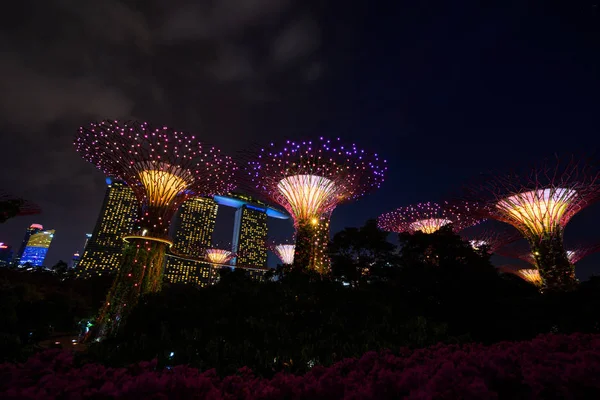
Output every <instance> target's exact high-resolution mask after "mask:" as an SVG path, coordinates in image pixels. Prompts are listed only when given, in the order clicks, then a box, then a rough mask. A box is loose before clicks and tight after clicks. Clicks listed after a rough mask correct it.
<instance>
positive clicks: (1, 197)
mask: <svg viewBox="0 0 600 400" xmlns="http://www.w3.org/2000/svg"><path fill="white" fill-rule="evenodd" d="M40 212H41V210H40V207H39V206H38V205H37V204H34V203H31V202H29V201H27V200H23V199H21V198H18V197H14V196H11V195H9V194H7V193H2V192H0V224H1V223H4V222H6V221H7V220H9V219H10V218H13V217H16V216H21V215H35V214H39V213H40Z"/></svg>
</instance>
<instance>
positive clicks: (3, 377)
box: [0, 334, 600, 400]
mask: <svg viewBox="0 0 600 400" xmlns="http://www.w3.org/2000/svg"><path fill="white" fill-rule="evenodd" d="M155 369H156V363H155V362H142V363H139V364H137V365H134V366H131V367H128V368H107V367H104V366H102V365H97V364H87V365H84V366H83V367H75V366H74V365H73V357H72V355H71V354H70V353H69V352H61V351H47V352H45V353H41V354H38V355H36V356H34V357H32V358H30V359H29V360H28V361H27V362H25V363H24V364H20V365H14V364H3V365H0V398H1V399H6V400H8V399H35V400H43V399H135V400H141V399H212V400H217V399H236V400H241V399H307V400H308V399H396V398H407V399H465V400H468V399H582V398H584V399H588V398H589V399H593V398H600V335H583V334H575V335H568V336H567V335H545V336H540V337H538V338H536V339H534V340H531V341H526V342H516V343H509V342H505V343H498V344H496V345H493V346H481V345H467V346H443V345H438V346H434V347H431V348H428V349H422V350H416V351H412V352H411V351H408V350H406V351H404V352H402V354H399V355H393V354H391V353H387V352H382V353H375V352H370V353H366V354H365V355H364V356H363V357H361V358H360V359H347V360H344V361H342V362H339V363H337V364H335V365H333V366H331V367H329V368H325V367H315V368H313V369H312V370H311V371H310V372H309V373H307V374H305V375H302V376H294V375H289V374H283V373H280V374H278V375H276V376H275V377H273V378H272V379H263V378H258V377H255V376H254V375H253V373H252V371H251V370H249V369H247V368H242V369H240V370H239V373H238V374H237V375H235V376H228V377H225V378H220V377H218V376H217V375H216V373H215V372H214V371H212V370H211V371H205V372H200V371H198V370H197V369H194V368H189V367H185V366H179V367H174V368H173V369H170V370H168V369H167V370H161V371H156V370H155Z"/></svg>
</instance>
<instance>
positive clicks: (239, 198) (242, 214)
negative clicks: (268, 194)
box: [215, 194, 289, 275]
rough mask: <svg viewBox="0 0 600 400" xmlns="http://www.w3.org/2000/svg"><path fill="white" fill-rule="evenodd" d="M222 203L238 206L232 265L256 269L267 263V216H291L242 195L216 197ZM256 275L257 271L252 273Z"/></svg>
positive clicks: (278, 217)
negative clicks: (234, 255) (234, 256)
mask: <svg viewBox="0 0 600 400" xmlns="http://www.w3.org/2000/svg"><path fill="white" fill-rule="evenodd" d="M215 201H216V202H217V204H219V205H224V206H228V207H234V208H236V209H237V210H236V212H235V220H234V226H233V238H232V241H231V242H232V249H231V250H232V252H233V253H234V254H236V258H234V259H233V260H232V265H235V266H240V267H246V268H254V269H256V270H257V271H258V270H261V268H264V267H266V266H267V247H266V241H267V233H268V227H267V218H268V217H272V218H277V219H288V218H289V216H288V215H287V214H286V213H285V212H283V211H281V210H278V209H276V208H274V207H272V206H269V205H268V204H266V203H263V202H261V201H258V200H256V199H253V198H251V197H249V196H246V195H242V194H235V195H231V196H215ZM251 275H253V274H251Z"/></svg>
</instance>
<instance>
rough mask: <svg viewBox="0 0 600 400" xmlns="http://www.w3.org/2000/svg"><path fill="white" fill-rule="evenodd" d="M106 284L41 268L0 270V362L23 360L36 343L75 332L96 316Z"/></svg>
mask: <svg viewBox="0 0 600 400" xmlns="http://www.w3.org/2000/svg"><path fill="white" fill-rule="evenodd" d="M60 267H61V266H60V265H59V266H58V267H57V269H56V270H57V271H61V270H62V269H61V268H60ZM109 284H110V278H109V279H103V278H97V279H92V280H88V281H84V280H75V279H72V278H70V277H68V274H67V272H64V274H60V273H58V272H52V271H46V270H43V269H40V268H36V269H34V270H31V271H27V270H24V269H13V268H2V269H0V359H1V360H4V361H6V360H18V359H22V358H23V357H25V356H27V355H28V354H30V353H31V352H32V351H34V350H35V348H36V343H38V342H39V341H41V340H44V339H47V338H48V337H50V336H51V335H53V334H55V333H58V332H66V333H72V332H75V331H76V330H77V325H78V323H79V321H80V320H81V319H84V318H89V317H91V316H92V315H93V314H94V313H95V312H96V310H97V309H98V307H99V305H100V304H101V303H102V301H103V300H104V297H105V296H106V290H107V289H108V285H109Z"/></svg>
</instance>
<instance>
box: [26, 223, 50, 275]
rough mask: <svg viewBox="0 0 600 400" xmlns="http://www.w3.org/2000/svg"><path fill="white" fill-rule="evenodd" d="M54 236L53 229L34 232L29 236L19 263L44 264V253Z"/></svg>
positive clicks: (35, 265)
mask: <svg viewBox="0 0 600 400" xmlns="http://www.w3.org/2000/svg"><path fill="white" fill-rule="evenodd" d="M53 238H54V229H51V230H46V231H41V232H37V233H34V234H33V235H31V236H30V237H29V240H28V241H27V246H25V250H24V251H23V255H22V256H21V258H20V260H19V265H21V266H23V265H25V264H30V265H32V266H34V267H41V266H43V265H44V260H45V259H46V254H47V253H48V249H49V248H50V244H51V243H52V239H53Z"/></svg>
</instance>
